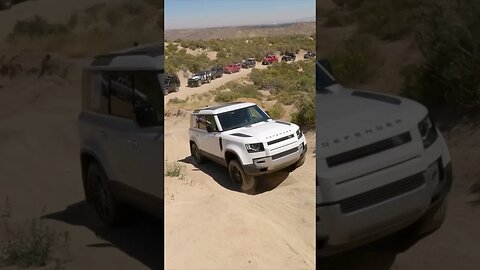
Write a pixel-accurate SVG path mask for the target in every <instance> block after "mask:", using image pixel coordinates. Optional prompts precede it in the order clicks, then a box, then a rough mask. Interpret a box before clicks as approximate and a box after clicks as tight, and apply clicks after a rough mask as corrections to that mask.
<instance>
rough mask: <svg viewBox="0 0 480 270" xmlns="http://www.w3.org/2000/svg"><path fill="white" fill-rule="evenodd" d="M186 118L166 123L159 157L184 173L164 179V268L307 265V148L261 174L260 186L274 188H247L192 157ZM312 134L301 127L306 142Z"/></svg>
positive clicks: (310, 204) (310, 179)
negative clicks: (250, 191) (294, 160)
mask: <svg viewBox="0 0 480 270" xmlns="http://www.w3.org/2000/svg"><path fill="white" fill-rule="evenodd" d="M188 119H189V118H188V116H186V117H171V118H168V119H167V120H166V124H165V125H166V127H168V129H166V131H165V157H166V162H167V164H169V163H171V162H174V161H176V160H179V163H180V164H183V165H185V166H186V175H185V179H183V180H182V179H179V178H169V177H167V178H166V179H165V200H166V201H165V216H166V217H168V218H166V220H165V246H166V247H168V248H166V250H165V266H166V269H314V268H315V267H314V265H315V249H314V247H315V241H314V239H315V191H314V190H315V189H314V185H315V183H314V171H315V170H314V168H315V160H314V156H313V152H312V148H310V150H309V153H308V154H307V160H306V162H305V164H304V165H303V166H302V167H300V168H298V169H297V170H295V171H294V172H292V173H290V174H289V175H288V174H287V173H286V172H279V173H276V174H274V175H272V176H269V177H262V178H261V184H260V186H261V187H260V190H270V189H272V188H273V187H275V186H276V187H275V188H273V189H272V190H270V191H266V192H264V193H261V194H258V195H253V196H251V195H246V194H243V193H240V192H238V191H236V190H234V188H233V187H232V185H231V183H230V178H229V176H228V172H227V170H226V169H225V168H224V167H221V166H219V165H216V164H213V163H211V162H210V163H207V164H202V165H201V166H199V167H197V165H196V164H195V162H194V161H192V159H191V158H190V150H189V146H188V127H189V121H188ZM314 139H315V135H314V134H308V135H307V140H308V143H309V145H310V147H311V146H312V145H314ZM277 185H278V186H277Z"/></svg>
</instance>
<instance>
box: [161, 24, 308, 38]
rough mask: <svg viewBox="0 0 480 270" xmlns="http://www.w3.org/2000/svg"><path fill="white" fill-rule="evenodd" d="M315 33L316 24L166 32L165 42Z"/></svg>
mask: <svg viewBox="0 0 480 270" xmlns="http://www.w3.org/2000/svg"><path fill="white" fill-rule="evenodd" d="M314 33H315V22H295V23H282V24H267V25H254V26H229V27H213V28H201V29H175V30H165V40H176V39H183V40H197V39H215V38H243V37H261V36H278V35H293V34H306V35H311V34H314Z"/></svg>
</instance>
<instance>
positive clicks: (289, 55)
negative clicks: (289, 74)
mask: <svg viewBox="0 0 480 270" xmlns="http://www.w3.org/2000/svg"><path fill="white" fill-rule="evenodd" d="M296 58H297V56H296V55H295V54H294V53H292V52H286V53H285V54H284V55H283V57H282V61H285V62H288V61H295V59H296Z"/></svg>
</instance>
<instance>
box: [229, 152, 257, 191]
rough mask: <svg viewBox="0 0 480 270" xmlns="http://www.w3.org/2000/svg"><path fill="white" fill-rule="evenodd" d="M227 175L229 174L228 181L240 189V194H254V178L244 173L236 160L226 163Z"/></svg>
mask: <svg viewBox="0 0 480 270" xmlns="http://www.w3.org/2000/svg"><path fill="white" fill-rule="evenodd" d="M228 173H229V174H230V179H231V180H232V181H233V183H234V184H235V185H236V186H239V187H240V190H241V191H242V192H245V193H247V194H255V189H256V184H257V183H256V179H255V177H254V176H252V175H247V174H246V173H245V171H244V170H243V168H242V166H241V165H240V162H238V161H237V160H232V161H230V163H228Z"/></svg>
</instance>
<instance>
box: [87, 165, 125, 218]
mask: <svg viewBox="0 0 480 270" xmlns="http://www.w3.org/2000/svg"><path fill="white" fill-rule="evenodd" d="M87 181H88V186H89V189H88V192H89V193H90V194H87V197H89V198H91V202H92V203H93V206H94V208H95V210H96V211H97V214H98V216H99V217H100V219H101V220H102V222H103V223H104V224H105V225H107V226H108V227H112V226H116V225H119V224H120V223H122V221H123V217H124V215H123V212H124V209H122V207H121V205H120V203H119V202H118V201H117V200H116V199H115V197H114V195H113V193H112V191H111V189H110V187H109V185H108V178H107V175H106V173H105V172H104V170H103V168H102V167H101V166H100V165H99V164H98V163H96V162H93V163H91V164H90V166H89V168H88V174H87Z"/></svg>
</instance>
